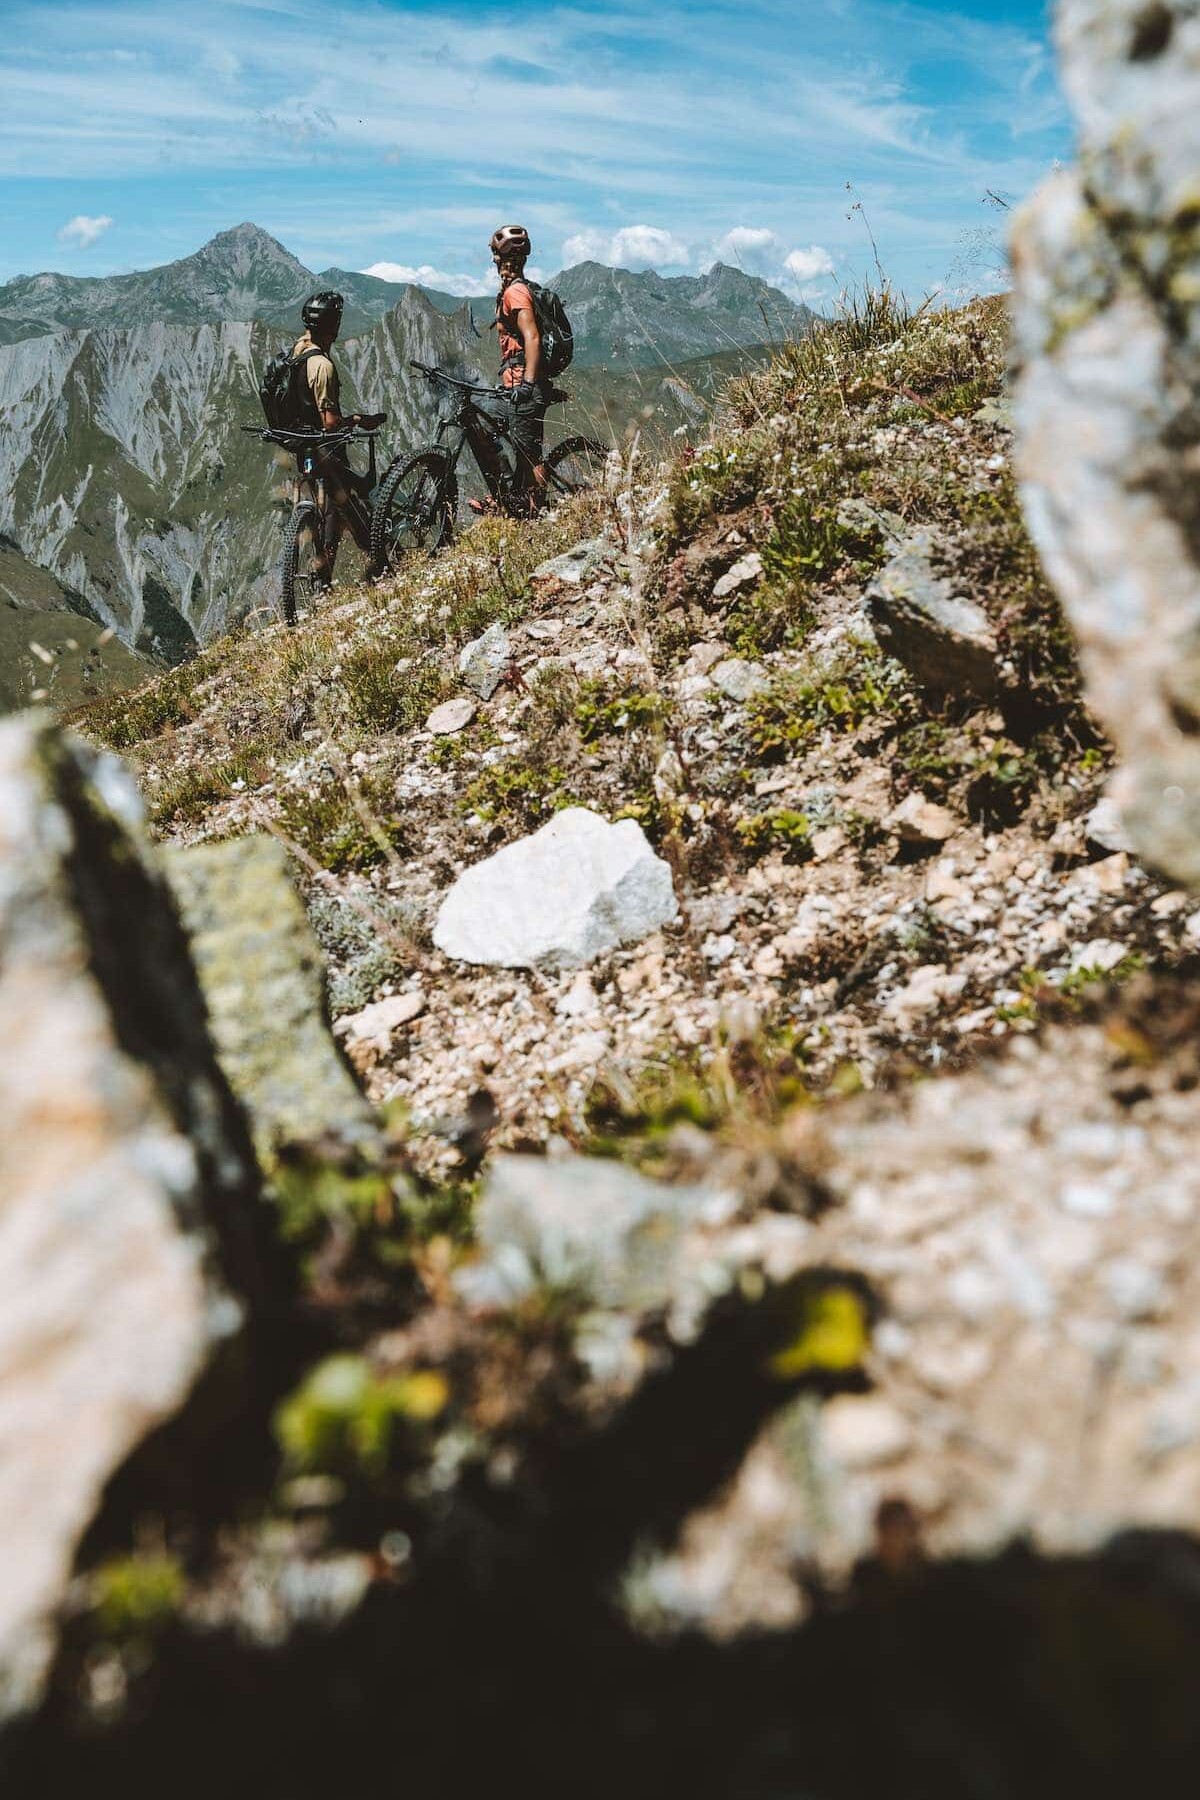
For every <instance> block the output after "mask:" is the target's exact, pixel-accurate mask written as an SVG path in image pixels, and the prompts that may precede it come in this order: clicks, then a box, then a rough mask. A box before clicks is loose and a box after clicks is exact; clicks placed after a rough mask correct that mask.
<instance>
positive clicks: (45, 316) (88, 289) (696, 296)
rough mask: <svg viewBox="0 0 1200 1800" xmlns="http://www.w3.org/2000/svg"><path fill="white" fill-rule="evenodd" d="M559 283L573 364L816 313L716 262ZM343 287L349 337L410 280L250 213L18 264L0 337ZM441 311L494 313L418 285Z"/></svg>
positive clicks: (721, 342)
mask: <svg viewBox="0 0 1200 1800" xmlns="http://www.w3.org/2000/svg"><path fill="white" fill-rule="evenodd" d="M547 285H550V286H553V287H555V288H556V289H557V290H558V292H559V293H560V294H561V295H562V297H563V300H564V302H565V304H566V306H567V310H568V312H569V313H570V315H571V320H572V323H573V324H574V326H575V330H576V338H577V347H576V359H577V361H578V362H579V363H580V365H581V366H589V365H593V364H611V365H614V366H618V367H621V366H624V367H648V366H653V365H655V364H656V363H661V362H663V361H664V359H665V360H676V359H678V358H679V357H693V356H704V355H709V354H711V353H712V352H714V351H718V350H729V349H735V348H739V347H742V346H745V345H747V344H760V343H764V342H769V341H771V340H773V339H776V338H780V337H787V336H794V335H795V334H796V332H797V331H802V330H804V329H805V328H806V326H807V325H808V323H809V322H810V321H811V319H812V316H813V315H812V314H811V313H810V312H809V311H808V309H807V308H806V307H802V306H796V305H794V304H793V303H792V301H790V300H789V299H788V298H787V296H786V295H785V294H782V293H780V292H779V290H778V289H777V288H773V287H771V286H770V285H769V284H768V283H767V282H765V281H760V280H758V279H757V277H755V276H753V275H746V274H744V273H743V271H742V270H740V269H732V268H729V267H728V266H727V265H725V264H723V263H716V264H715V265H714V266H713V268H712V269H710V270H709V272H708V273H707V274H706V275H701V276H694V277H693V276H687V275H678V276H669V277H664V276H662V275H656V274H655V273H654V272H653V270H647V271H646V272H644V273H642V274H632V273H631V272H630V271H629V270H628V269H608V268H605V267H604V266H603V265H602V264H600V263H592V262H588V263H579V264H578V265H577V266H576V267H575V268H572V269H567V270H564V271H563V272H562V273H560V274H558V275H555V276H552V277H551V278H550V282H549V283H548V284H547ZM318 288H336V289H337V290H338V291H339V293H342V294H344V295H345V296H346V302H347V305H346V312H345V316H344V319H343V322H342V337H343V338H351V337H357V336H359V335H360V334H361V333H362V332H364V331H369V330H370V328H371V326H372V325H374V324H375V323H376V322H377V321H378V320H380V319H382V318H383V316H384V314H385V313H388V312H390V311H391V310H392V308H393V307H394V306H397V305H399V303H400V301H401V300H402V299H403V297H404V295H405V293H406V292H407V289H408V284H407V283H402V282H395V281H381V280H380V279H379V277H378V276H376V275H364V274H360V273H356V272H355V271H353V270H351V269H323V270H321V271H320V273H318V274H314V273H313V271H312V270H311V269H306V268H305V266H304V264H303V263H302V262H300V261H299V260H298V259H297V258H296V257H294V256H293V255H292V253H291V251H290V250H287V249H285V248H284V246H283V245H282V244H280V243H278V242H277V241H276V239H275V238H273V237H271V235H270V234H269V232H266V231H263V230H261V229H260V228H259V227H258V226H257V225H235V226H234V227H233V229H232V230H231V231H222V232H220V233H219V234H218V235H217V236H216V237H215V238H213V239H212V241H211V243H208V244H205V245H204V247H203V249H201V250H197V251H196V252H195V253H194V255H192V256H185V257H183V258H182V259H181V260H180V261H179V262H173V263H165V264H164V265H163V266H162V267H161V268H157V269H141V270H138V271H136V272H134V273H133V274H130V275H94V276H78V275H54V274H42V275H18V276H17V277H16V279H15V280H13V281H9V282H5V283H4V284H3V285H0V344H4V343H17V342H20V341H21V340H22V339H25V338H31V337H47V336H50V335H52V334H54V333H56V332H59V331H93V330H96V329H98V328H100V327H104V326H113V327H116V328H118V329H122V328H125V327H129V326H133V325H146V324H152V323H153V324H167V325H222V324H226V323H230V322H232V321H236V320H251V319H254V320H261V321H262V322H263V323H265V324H268V325H277V326H279V327H280V328H281V329H284V328H290V327H291V326H293V325H297V326H298V313H299V310H300V307H301V305H302V303H303V301H304V299H305V297H306V296H307V295H308V294H311V293H312V292H313V291H314V290H315V289H318ZM420 291H421V292H422V293H423V294H425V295H426V296H427V298H428V299H429V300H430V301H431V302H432V304H433V305H434V306H435V307H436V308H437V309H438V311H439V312H445V313H453V312H458V311H460V310H463V309H464V308H468V307H469V308H470V310H471V311H472V312H473V313H474V314H475V316H476V318H477V320H478V322H479V324H480V325H481V326H486V325H487V324H489V323H490V314H491V302H490V299H488V298H487V297H486V296H485V297H482V298H480V299H477V300H475V301H471V302H468V301H463V300H460V299H456V298H455V296H454V295H453V294H445V293H441V292H439V291H438V290H437V289H435V288H421V290H420Z"/></svg>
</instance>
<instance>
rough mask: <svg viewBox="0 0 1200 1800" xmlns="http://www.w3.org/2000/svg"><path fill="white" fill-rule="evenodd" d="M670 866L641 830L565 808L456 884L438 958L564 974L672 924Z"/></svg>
mask: <svg viewBox="0 0 1200 1800" xmlns="http://www.w3.org/2000/svg"><path fill="white" fill-rule="evenodd" d="M677 912H678V908H677V906H676V903H675V892H674V887H673V885H672V880H671V871H670V868H669V866H668V865H667V864H666V863H665V862H663V861H662V859H661V858H660V857H657V856H656V855H655V854H654V852H653V850H652V849H651V847H650V845H649V844H648V843H647V841H646V836H645V833H644V832H643V831H642V828H641V826H640V825H638V824H636V823H635V821H634V820H632V819H623V820H621V821H620V823H619V824H616V825H610V824H609V823H608V821H607V820H606V819H602V818H600V817H599V815H598V814H596V813H593V812H589V811H588V810H587V809H586V807H581V806H574V807H569V808H568V809H567V810H566V811H565V812H560V813H558V814H556V816H555V817H554V818H553V819H551V820H550V822H549V824H548V825H543V827H542V828H541V830H540V831H536V832H534V833H533V835H532V836H531V837H527V838H522V839H521V840H520V841H519V842H518V843H515V844H509V845H506V847H505V848H504V849H503V850H498V851H497V852H496V854H495V855H494V856H490V857H488V858H487V860H486V861H485V862H481V863H476V864H475V866H474V867H473V868H470V869H467V870H466V871H465V873H464V874H462V875H460V876H459V878H458V880H457V881H456V882H455V884H454V886H453V887H452V888H451V889H450V892H449V893H448V894H447V895H446V898H445V899H444V900H443V902H442V905H441V909H440V911H439V913H438V917H437V924H436V925H435V927H434V934H433V936H434V942H435V943H436V945H437V947H438V949H439V950H442V951H444V952H445V954H446V955H447V956H452V957H454V958H456V959H457V960H458V961H460V962H469V963H484V964H487V965H490V966H492V967H499V968H534V967H538V966H541V965H545V966H548V967H560V968H563V967H565V968H570V967H572V966H578V965H581V964H586V963H589V962H592V961H593V960H594V959H595V958H596V957H597V956H602V955H603V954H604V953H605V951H608V950H613V949H615V948H616V947H617V946H618V945H619V944H630V943H636V942H638V941H639V940H640V939H641V938H644V937H647V936H649V934H650V933H651V932H652V931H656V930H657V929H658V927H659V926H660V925H666V924H669V923H670V922H671V921H672V920H673V919H674V918H675V917H676V916H677Z"/></svg>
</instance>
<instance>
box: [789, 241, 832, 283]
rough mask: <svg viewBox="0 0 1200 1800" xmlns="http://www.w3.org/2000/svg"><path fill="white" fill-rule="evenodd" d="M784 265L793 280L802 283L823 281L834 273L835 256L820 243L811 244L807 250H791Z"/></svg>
mask: <svg viewBox="0 0 1200 1800" xmlns="http://www.w3.org/2000/svg"><path fill="white" fill-rule="evenodd" d="M783 266H784V268H785V269H786V270H787V272H788V274H789V275H791V276H792V278H793V280H795V281H799V282H801V283H808V282H813V281H821V280H823V279H824V278H825V276H827V275H832V274H833V273H834V262H833V258H832V256H830V254H829V252H828V250H822V248H821V246H820V244H811V245H810V246H809V248H808V249H807V250H792V251H790V252H789V253H788V255H787V256H785V257H784V259H783Z"/></svg>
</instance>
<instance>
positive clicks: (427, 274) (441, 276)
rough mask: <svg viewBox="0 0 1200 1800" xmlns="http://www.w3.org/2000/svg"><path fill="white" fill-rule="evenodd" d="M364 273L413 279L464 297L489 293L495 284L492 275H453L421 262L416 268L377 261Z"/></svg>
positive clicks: (381, 276) (474, 296)
mask: <svg viewBox="0 0 1200 1800" xmlns="http://www.w3.org/2000/svg"><path fill="white" fill-rule="evenodd" d="M363 274H364V275H378V277H379V279H380V281H413V282H416V284H417V285H418V287H428V288H436V289H437V290H438V292H439V293H442V294H461V295H462V297H463V298H464V299H468V298H470V299H476V298H478V297H479V295H481V294H486V293H489V292H490V290H491V288H492V287H493V286H494V285H495V284H494V282H493V281H492V278H491V276H490V275H451V274H449V273H448V272H447V270H445V269H435V268H434V267H433V265H432V264H431V263H421V264H419V265H418V266H417V267H415V268H414V267H413V266H412V265H411V264H409V263H396V262H376V263H372V264H371V266H370V268H368V269H364V270H363Z"/></svg>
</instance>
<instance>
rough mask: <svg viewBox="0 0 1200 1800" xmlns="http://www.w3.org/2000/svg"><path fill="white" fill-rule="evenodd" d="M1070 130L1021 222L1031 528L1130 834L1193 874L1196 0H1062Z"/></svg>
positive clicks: (1023, 405) (1021, 406) (1198, 533)
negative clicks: (1059, 601)
mask: <svg viewBox="0 0 1200 1800" xmlns="http://www.w3.org/2000/svg"><path fill="white" fill-rule="evenodd" d="M1059 40H1060V46H1061V51H1062V65H1063V71H1064V76H1065V79H1066V85H1067V90H1068V93H1069V95H1070V98H1071V101H1072V103H1073V106H1074V110H1075V114H1076V118H1077V120H1078V123H1079V129H1080V156H1079V166H1078V168H1076V169H1073V170H1069V171H1065V172H1062V173H1059V174H1056V175H1055V176H1053V177H1052V179H1051V180H1050V181H1048V182H1047V183H1046V185H1045V186H1044V187H1043V189H1042V190H1041V193H1040V194H1039V196H1038V198H1037V199H1036V200H1035V201H1034V202H1033V204H1032V205H1031V206H1029V207H1028V208H1027V209H1026V210H1025V212H1024V213H1023V214H1022V215H1021V218H1020V220H1019V222H1018V226H1017V230H1016V233H1015V237H1014V243H1013V250H1014V270H1015V315H1016V348H1017V355H1018V359H1019V362H1020V365H1021V374H1020V380H1019V383H1018V388H1017V425H1018V433H1017V435H1018V466H1019V468H1020V469H1021V472H1022V475H1023V482H1024V487H1023V497H1024V501H1025V508H1026V514H1027V517H1028V520H1029V525H1030V529H1031V531H1032V533H1033V536H1034V538H1035V539H1036V541H1037V544H1038V547H1039V549H1040V550H1041V553H1042V555H1043V557H1044V559H1045V563H1046V567H1047V570H1048V572H1049V574H1050V576H1051V578H1052V580H1053V581H1054V583H1055V584H1056V586H1057V587H1058V590H1059V592H1060V594H1061V595H1062V598H1063V601H1064V603H1065V605H1066V607H1067V610H1068V612H1069V614H1070V618H1071V621H1072V624H1073V625H1074V628H1075V630H1076V632H1077V634H1078V636H1079V640H1080V648H1081V654H1082V658H1083V662H1084V669H1085V674H1086V677H1087V680H1088V688H1089V695H1090V698H1091V701H1092V703H1093V704H1094V706H1095V709H1096V712H1097V714H1098V715H1099V717H1100V719H1101V721H1102V723H1103V724H1104V726H1105V727H1106V729H1107V730H1109V731H1110V732H1111V733H1112V736H1113V738H1114V740H1115V741H1116V744H1117V747H1118V750H1119V751H1120V754H1121V758H1122V762H1123V764H1124V768H1123V771H1122V775H1121V778H1120V784H1119V786H1118V788H1117V789H1116V790H1115V791H1116V792H1117V794H1118V796H1119V798H1120V800H1121V803H1122V805H1123V809H1124V813H1125V818H1126V822H1127V824H1128V826H1129V829H1130V833H1131V836H1132V838H1133V841H1134V843H1135V845H1136V846H1137V848H1138V849H1139V851H1141V853H1142V854H1143V855H1144V856H1146V857H1147V858H1148V859H1149V860H1151V861H1152V862H1154V863H1155V864H1157V865H1158V866H1159V867H1160V868H1162V869H1165V870H1166V871H1167V872H1168V873H1169V874H1170V875H1171V876H1173V877H1174V878H1175V879H1176V880H1178V881H1185V882H1188V883H1189V884H1192V885H1195V884H1196V883H1197V882H1200V487H1198V486H1197V479H1196V477H1197V470H1198V467H1200V391H1198V390H1200V312H1198V309H1197V301H1200V234H1198V232H1197V225H1196V218H1197V211H1196V194H1197V188H1196V180H1197V169H1198V168H1200V19H1197V16H1196V8H1195V6H1194V5H1192V4H1190V3H1188V4H1185V3H1184V0H1174V3H1172V4H1167V3H1166V0H1156V4H1154V5H1145V4H1143V3H1142V0H1064V4H1063V5H1062V6H1061V7H1060V10H1059Z"/></svg>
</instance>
